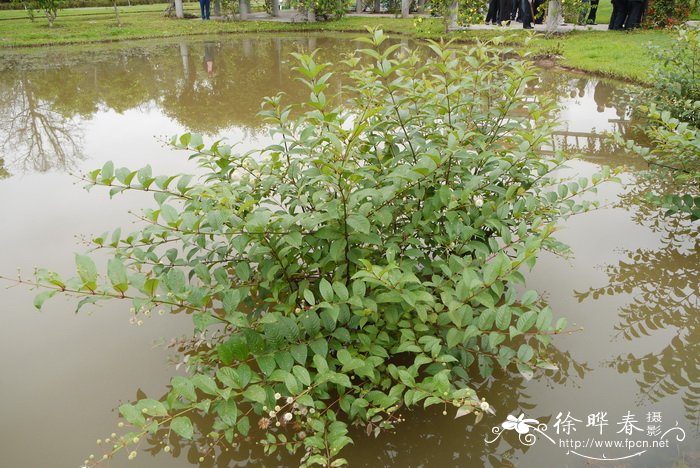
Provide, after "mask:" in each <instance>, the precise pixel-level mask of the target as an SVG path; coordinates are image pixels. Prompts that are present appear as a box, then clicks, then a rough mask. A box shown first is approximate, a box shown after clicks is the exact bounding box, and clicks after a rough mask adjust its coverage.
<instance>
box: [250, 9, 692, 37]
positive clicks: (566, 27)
mask: <svg viewBox="0 0 700 468" xmlns="http://www.w3.org/2000/svg"><path fill="white" fill-rule="evenodd" d="M346 16H353V17H366V18H397V17H398V16H397V15H395V14H393V13H348V14H347V15H346ZM419 17H423V18H429V17H430V16H429V15H419V14H413V15H411V18H419ZM248 19H249V20H255V21H275V22H280V23H304V22H306V15H304V14H302V13H300V12H298V11H297V10H280V12H279V16H270V15H269V14H267V13H264V12H262V13H251V14H249V15H248ZM533 26H534V27H535V28H534V29H533V30H534V31H536V32H545V26H544V25H543V24H535V25H533ZM688 26H690V27H694V28H697V27H700V21H688ZM519 29H523V25H522V23H518V22H516V21H511V22H510V25H507V26H494V25H490V24H473V25H471V26H467V27H462V28H456V29H454V30H455V31H461V30H465V31H487V30H500V31H514V30H519ZM570 31H608V25H607V24H588V25H583V26H579V25H576V24H562V25H560V26H559V27H558V28H557V31H556V32H558V33H563V32H570Z"/></svg>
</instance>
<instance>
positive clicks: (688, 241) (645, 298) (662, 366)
mask: <svg viewBox="0 0 700 468" xmlns="http://www.w3.org/2000/svg"><path fill="white" fill-rule="evenodd" d="M644 180H646V179H642V181H644ZM648 183H652V182H651V181H650V180H646V182H643V185H644V184H648ZM657 189H660V188H659V187H657ZM636 190H639V188H636ZM641 190H644V187H642V188H641ZM634 192H635V190H633V191H632V193H634ZM630 202H632V203H640V202H641V199H640V197H638V196H637V197H634V196H632V197H628V198H623V203H630ZM635 208H636V207H635ZM628 210H630V211H639V213H638V222H639V223H641V224H643V225H645V226H647V227H649V228H650V229H652V230H654V231H660V232H662V242H663V245H662V247H661V248H659V249H646V248H645V249H637V250H634V251H632V250H628V251H626V252H625V254H626V257H627V260H626V261H621V262H620V263H619V264H618V265H616V266H608V267H607V273H608V278H609V282H608V284H607V285H605V286H603V287H600V288H591V289H589V290H588V291H586V292H584V293H578V294H577V296H578V299H579V300H584V299H586V298H588V297H591V298H593V299H596V298H598V297H599V296H601V295H606V294H607V295H614V294H623V293H624V294H628V295H633V299H632V302H631V303H629V304H627V305H625V306H623V307H622V308H621V309H620V312H619V316H620V321H619V323H618V324H617V325H616V327H615V328H616V330H618V333H619V334H620V335H622V336H623V337H624V338H625V339H627V340H630V341H632V340H635V339H637V338H639V337H641V336H643V335H652V334H653V333H654V332H660V331H663V330H665V331H667V332H669V331H670V332H672V333H673V334H674V336H673V337H672V338H671V339H670V341H668V342H667V344H666V345H665V346H664V347H663V348H662V349H661V350H660V351H658V352H652V353H647V354H645V355H642V356H639V355H635V354H632V353H630V354H627V355H624V356H619V357H617V358H616V359H615V360H614V361H612V362H611V363H610V365H611V366H612V367H614V368H616V369H617V370H618V371H619V372H621V373H624V372H629V371H632V372H635V373H637V374H640V379H639V380H638V384H639V387H640V392H641V395H642V396H643V397H646V398H648V399H649V400H651V401H654V402H655V401H658V400H660V399H662V398H664V397H667V396H670V395H677V394H682V397H681V398H682V400H683V404H684V406H685V410H686V417H687V418H688V420H690V421H692V422H693V423H694V424H696V425H698V424H700V413H699V412H700V296H699V295H698V278H700V232H699V231H698V229H697V227H698V226H697V223H696V224H691V223H689V222H687V221H684V220H682V219H678V218H675V219H673V218H672V219H667V218H666V219H665V218H661V217H660V216H658V213H654V209H653V208H650V207H649V206H648V205H643V204H642V205H640V206H639V210H636V209H634V210H632V209H631V208H628Z"/></svg>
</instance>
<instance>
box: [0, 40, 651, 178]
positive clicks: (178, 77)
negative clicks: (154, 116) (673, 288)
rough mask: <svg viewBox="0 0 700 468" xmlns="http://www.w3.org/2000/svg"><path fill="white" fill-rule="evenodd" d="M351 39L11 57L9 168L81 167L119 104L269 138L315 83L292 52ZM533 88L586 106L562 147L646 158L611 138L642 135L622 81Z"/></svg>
mask: <svg viewBox="0 0 700 468" xmlns="http://www.w3.org/2000/svg"><path fill="white" fill-rule="evenodd" d="M348 43H349V42H348V41H343V40H336V39H331V38H327V37H316V36H309V37H305V38H283V37H264V38H256V39H251V38H247V37H241V38H234V39H227V40H226V41H224V40H222V39H221V38H216V39H215V40H212V39H207V40H203V41H197V42H191V41H187V40H178V41H174V40H171V41H169V42H165V43H158V44H148V43H146V44H145V45H141V46H138V47H131V48H125V47H123V46H121V47H117V46H113V47H112V48H111V49H108V50H106V51H104V52H103V53H101V54H95V55H87V54H86V52H85V51H84V50H81V49H77V50H73V49H66V50H64V51H62V52H61V53H59V54H58V59H57V60H55V61H52V63H51V64H50V66H47V64H46V63H42V62H40V61H37V60H36V58H35V57H33V56H28V57H24V56H22V55H17V56H12V57H7V58H6V59H5V60H4V64H5V67H4V68H3V67H2V65H3V64H2V63H0V78H2V80H1V81H2V83H3V84H2V87H3V88H4V89H3V92H2V96H3V98H2V99H1V100H0V118H2V121H0V138H1V139H2V141H3V142H4V145H6V146H7V147H8V148H9V147H18V148H21V150H20V151H14V153H15V155H14V157H13V159H12V160H6V165H7V166H8V167H11V168H12V169H11V170H13V171H17V172H26V171H46V170H48V169H50V168H58V169H70V168H72V167H74V166H75V161H76V160H78V159H82V158H84V157H85V155H84V154H83V149H82V140H83V132H84V126H85V125H84V124H85V123H86V122H87V121H90V120H92V119H94V118H95V116H96V115H97V114H98V113H100V112H105V111H109V110H111V111H114V112H117V113H119V114H123V113H125V112H127V111H129V110H133V109H142V110H144V111H145V112H149V111H153V110H155V111H157V112H160V113H161V114H163V115H165V116H167V117H168V118H170V119H173V120H174V121H175V122H177V123H178V124H179V126H181V127H182V128H186V129H189V130H192V131H196V132H199V133H203V134H206V135H210V136H222V135H225V134H227V133H231V130H232V129H234V128H235V129H238V130H239V131H241V132H243V133H244V134H247V135H251V136H252V135H257V134H260V133H261V131H262V130H263V125H262V122H261V121H260V120H259V119H257V117H256V113H257V111H258V110H259V109H260V103H261V101H262V99H263V98H264V97H265V96H269V95H272V94H276V93H277V92H283V93H285V94H287V95H288V102H299V101H301V100H303V99H305V98H306V94H307V90H306V88H305V87H304V86H302V85H301V84H300V83H298V82H297V81H296V80H295V79H294V74H293V71H292V68H293V67H294V66H295V61H294V59H293V58H292V57H291V56H290V54H291V53H292V52H309V51H311V50H314V49H316V48H319V49H320V52H319V57H318V60H319V61H333V62H338V60H339V59H340V58H342V56H343V55H344V54H346V53H348V52H350V50H351V48H348V47H347V44H348ZM401 44H402V50H410V49H411V47H412V45H411V43H410V42H409V41H408V40H406V39H404V40H402V41H401ZM336 90H338V91H339V90H340V83H338V85H337V87H336ZM528 92H530V93H540V94H542V93H547V94H552V95H555V96H557V97H559V99H560V100H561V101H562V102H563V104H564V105H565V106H566V105H570V106H574V107H575V108H576V115H566V114H564V115H562V118H563V120H564V122H565V124H564V125H562V127H561V129H560V130H559V131H557V132H556V146H557V148H561V149H567V150H569V151H572V152H576V153H579V154H581V155H582V156H583V157H584V158H585V159H588V160H591V161H597V160H600V159H601V158H607V159H610V158H611V156H614V158H615V161H614V162H615V164H618V165H619V164H628V165H635V164H639V161H638V160H637V159H635V158H631V157H629V155H626V154H624V153H623V152H621V151H619V150H617V149H616V148H615V147H614V146H612V145H611V144H610V143H609V142H607V140H606V135H605V132H609V131H621V132H622V134H623V135H624V136H625V137H629V138H633V137H634V138H638V137H639V135H636V134H634V133H633V130H632V128H633V125H634V123H635V122H634V121H633V119H632V118H631V108H630V104H629V100H628V99H627V97H626V95H625V93H624V92H622V91H621V90H620V88H619V87H617V86H615V85H613V84H611V83H609V82H607V81H605V80H600V79H589V78H586V77H573V78H572V76H571V75H570V74H567V73H562V72H561V71H560V70H550V71H543V72H542V73H541V75H540V76H539V78H538V79H537V80H535V81H533V82H531V83H529V84H528ZM601 114H602V115H601ZM601 123H602V124H601ZM114 131H115V132H119V129H118V128H115V129H114ZM5 154H9V150H8V149H7V148H5Z"/></svg>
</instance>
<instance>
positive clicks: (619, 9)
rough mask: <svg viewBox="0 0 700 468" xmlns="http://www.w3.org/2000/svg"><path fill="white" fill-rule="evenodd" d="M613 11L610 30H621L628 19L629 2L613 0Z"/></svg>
mask: <svg viewBox="0 0 700 468" xmlns="http://www.w3.org/2000/svg"><path fill="white" fill-rule="evenodd" d="M612 4H613V11H612V15H610V24H609V25H608V29H615V30H620V29H622V26H623V25H624V24H625V19H627V10H628V8H629V7H628V2H627V0H612Z"/></svg>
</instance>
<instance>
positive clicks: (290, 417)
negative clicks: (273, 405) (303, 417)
mask: <svg viewBox="0 0 700 468" xmlns="http://www.w3.org/2000/svg"><path fill="white" fill-rule="evenodd" d="M283 417H284V420H285V421H291V420H292V413H284V416H283Z"/></svg>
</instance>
